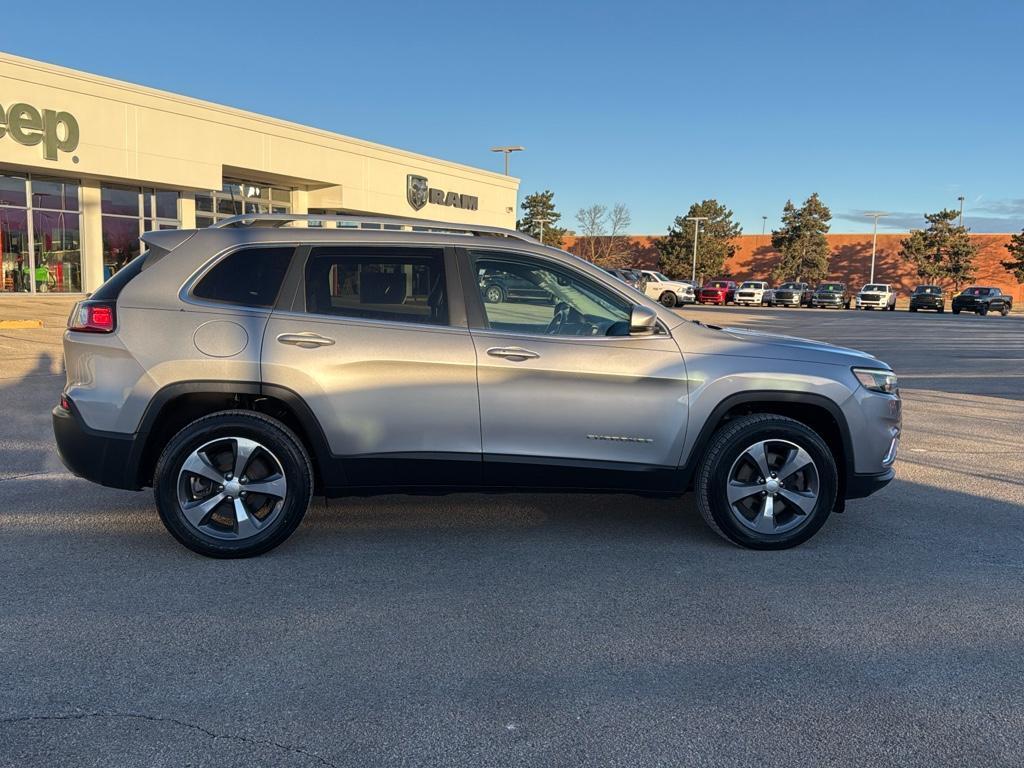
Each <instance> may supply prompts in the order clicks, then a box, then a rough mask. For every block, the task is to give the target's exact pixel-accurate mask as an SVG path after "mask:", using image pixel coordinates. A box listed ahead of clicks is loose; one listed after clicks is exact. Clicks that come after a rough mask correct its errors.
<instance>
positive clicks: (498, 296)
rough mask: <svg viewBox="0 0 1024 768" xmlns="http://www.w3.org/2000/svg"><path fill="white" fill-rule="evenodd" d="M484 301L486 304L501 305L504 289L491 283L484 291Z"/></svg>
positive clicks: (503, 298) (503, 299)
mask: <svg viewBox="0 0 1024 768" xmlns="http://www.w3.org/2000/svg"><path fill="white" fill-rule="evenodd" d="M484 301H486V302H487V303H488V304H501V303H502V302H503V301H505V289H504V288H502V287H501V286H500V285H495V284H493V283H492V284H491V285H488V286H487V287H486V288H485V289H484Z"/></svg>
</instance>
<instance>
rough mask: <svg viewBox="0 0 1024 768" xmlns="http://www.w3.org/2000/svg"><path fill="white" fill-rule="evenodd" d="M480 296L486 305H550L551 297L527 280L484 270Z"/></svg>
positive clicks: (481, 275)
mask: <svg viewBox="0 0 1024 768" xmlns="http://www.w3.org/2000/svg"><path fill="white" fill-rule="evenodd" d="M479 282H480V295H481V296H483V299H484V301H486V302H487V303H488V304H501V303H502V302H505V301H536V302H541V303H550V302H551V295H550V294H549V293H547V292H545V291H543V290H541V289H539V288H538V287H537V286H536V285H534V284H533V283H531V282H530V281H529V280H525V279H524V278H521V277H516V276H515V275H510V274H509V273H507V272H500V271H498V270H493V269H492V270H484V271H482V272H481V273H480V280H479Z"/></svg>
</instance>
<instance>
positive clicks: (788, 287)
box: [779, 283, 803, 291]
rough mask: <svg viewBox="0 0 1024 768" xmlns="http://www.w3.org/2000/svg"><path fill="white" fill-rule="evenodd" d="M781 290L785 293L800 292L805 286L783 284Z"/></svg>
mask: <svg viewBox="0 0 1024 768" xmlns="http://www.w3.org/2000/svg"><path fill="white" fill-rule="evenodd" d="M779 288H781V289H782V290H785V291H799V290H800V289H801V288H803V285H801V284H800V283H783V284H782V285H780V286H779Z"/></svg>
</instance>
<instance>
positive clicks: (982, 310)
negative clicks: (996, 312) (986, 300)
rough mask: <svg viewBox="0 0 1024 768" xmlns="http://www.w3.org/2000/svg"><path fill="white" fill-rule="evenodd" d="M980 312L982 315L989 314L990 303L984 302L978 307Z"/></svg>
mask: <svg viewBox="0 0 1024 768" xmlns="http://www.w3.org/2000/svg"><path fill="white" fill-rule="evenodd" d="M978 314H979V315H981V316H982V317H984V316H985V315H987V314H988V304H982V305H981V306H980V307H978Z"/></svg>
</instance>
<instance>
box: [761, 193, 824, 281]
mask: <svg viewBox="0 0 1024 768" xmlns="http://www.w3.org/2000/svg"><path fill="white" fill-rule="evenodd" d="M830 221H832V212H831V211H830V210H829V209H828V206H827V205H825V204H824V203H823V202H821V198H820V197H818V193H817V192H815V193H814V194H812V195H811V196H810V197H808V198H807V199H806V200H804V202H803V205H801V206H800V207H799V208H797V207H796V206H795V205H793V201H792V200H787V201H786V205H785V206H784V207H783V209H782V226H781V227H779V228H778V229H775V230H772V247H773V248H774V249H775V250H777V251H778V252H779V262H778V264H776V265H775V268H774V269H773V270H772V280H774V281H775V282H777V283H781V282H784V281H786V280H797V281H800V282H807V283H816V282H818V281H820V280H824V279H825V278H826V277H828V273H829V261H830V260H831V258H832V251H831V249H830V248H829V245H828V238H827V237H826V235H827V234H828V230H829V222H830Z"/></svg>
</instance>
